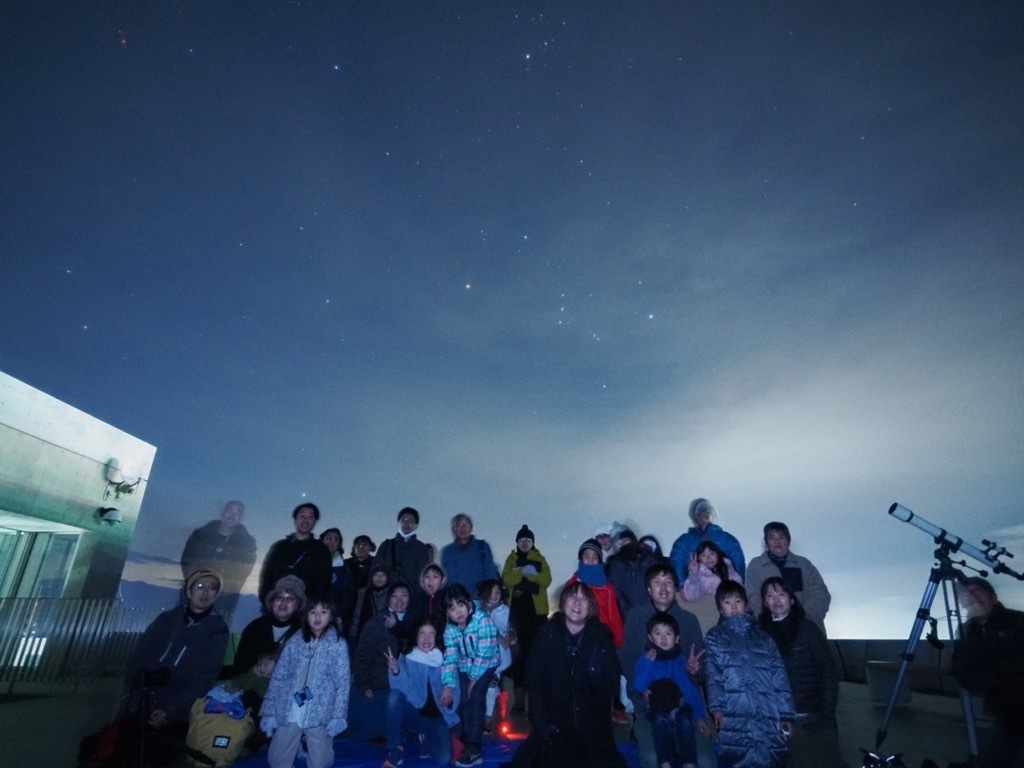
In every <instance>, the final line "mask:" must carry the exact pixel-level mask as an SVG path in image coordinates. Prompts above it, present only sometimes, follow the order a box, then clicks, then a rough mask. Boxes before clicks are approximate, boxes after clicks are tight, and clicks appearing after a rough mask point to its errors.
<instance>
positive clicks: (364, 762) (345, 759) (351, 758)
mask: <svg viewBox="0 0 1024 768" xmlns="http://www.w3.org/2000/svg"><path fill="white" fill-rule="evenodd" d="M519 744H520V741H519V740H512V739H485V740H484V743H483V748H484V762H483V764H482V765H483V768H496V767H497V766H498V765H499V764H500V763H503V762H506V761H508V760H511V759H512V755H513V754H514V753H515V750H516V747H518V746H519ZM618 747H619V751H620V752H622V754H623V755H624V756H625V757H626V763H627V765H628V766H629V768H639V766H640V761H639V759H638V758H637V754H636V746H635V745H634V744H619V745H618ZM417 749H418V743H417V742H416V741H407V742H406V744H405V760H404V761H403V763H402V768H405V767H406V766H409V768H414V767H415V766H434V765H435V764H434V763H433V762H431V761H430V760H421V759H420V758H419V757H418V756H417ZM384 753H385V749H384V747H377V746H374V745H373V744H370V743H368V742H365V741H354V740H352V739H335V741H334V765H335V768H380V764H381V763H383V762H384V756H385V755H384ZM235 765H236V766H239V768H267V753H266V751H265V750H264V751H263V752H260V753H259V754H256V755H252V756H250V757H246V758H243V759H242V760H239V761H238V762H237V763H235ZM296 765H297V766H299V768H301V767H302V766H304V765H305V763H304V762H302V761H296Z"/></svg>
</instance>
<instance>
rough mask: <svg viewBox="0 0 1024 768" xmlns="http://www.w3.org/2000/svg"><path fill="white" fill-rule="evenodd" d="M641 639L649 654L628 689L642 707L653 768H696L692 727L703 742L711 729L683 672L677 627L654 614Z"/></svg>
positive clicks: (640, 662)
mask: <svg viewBox="0 0 1024 768" xmlns="http://www.w3.org/2000/svg"><path fill="white" fill-rule="evenodd" d="M647 639H648V640H649V641H650V642H651V645H652V646H653V648H651V649H650V650H649V651H648V652H647V653H646V654H644V655H643V656H641V657H640V658H639V659H637V662H636V667H635V668H634V670H633V687H634V688H636V689H637V690H638V691H641V692H642V693H643V695H644V699H645V701H646V702H647V719H648V720H650V721H651V732H652V734H653V736H654V751H655V754H656V755H657V756H658V765H659V768H672V766H674V765H677V762H676V760H677V758H678V761H679V762H681V763H682V768H697V741H696V738H695V737H694V732H693V728H694V724H696V726H697V728H698V729H699V730H700V732H701V733H702V734H704V735H705V736H708V735H710V733H711V727H710V726H709V725H708V722H707V715H706V714H705V713H704V702H703V701H702V700H701V695H700V691H698V690H697V686H696V685H694V683H693V681H692V680H691V679H690V675H689V674H688V673H687V671H686V661H687V658H686V656H684V655H683V649H682V648H680V647H679V622H677V621H676V620H675V618H674V617H672V616H670V615H669V614H667V613H663V612H661V611H659V612H657V613H655V614H654V615H653V616H651V618H650V619H648V620H647Z"/></svg>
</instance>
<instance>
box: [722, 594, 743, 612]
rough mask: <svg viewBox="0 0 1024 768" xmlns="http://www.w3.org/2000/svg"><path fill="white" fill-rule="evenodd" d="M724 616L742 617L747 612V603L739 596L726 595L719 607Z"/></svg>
mask: <svg viewBox="0 0 1024 768" xmlns="http://www.w3.org/2000/svg"><path fill="white" fill-rule="evenodd" d="M718 612H719V613H721V614H722V615H723V616H742V615H743V614H744V613H746V612H747V601H746V600H744V599H743V598H742V597H740V596H739V595H726V596H725V597H724V598H722V602H721V604H720V605H719V606H718Z"/></svg>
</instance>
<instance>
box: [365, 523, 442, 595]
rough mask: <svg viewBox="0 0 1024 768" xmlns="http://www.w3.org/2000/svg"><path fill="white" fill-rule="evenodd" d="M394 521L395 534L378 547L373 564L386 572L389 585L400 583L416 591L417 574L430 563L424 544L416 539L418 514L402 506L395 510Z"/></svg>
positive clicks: (418, 577) (418, 576) (418, 578)
mask: <svg viewBox="0 0 1024 768" xmlns="http://www.w3.org/2000/svg"><path fill="white" fill-rule="evenodd" d="M397 519H398V533H397V534H396V535H395V537H394V538H392V539H386V540H385V541H384V543H383V544H381V545H380V549H378V550H377V554H375V555H374V556H373V564H374V565H383V566H384V567H386V568H387V569H388V576H389V577H390V579H391V583H392V584H396V583H398V582H401V583H403V584H408V585H409V587H410V588H411V589H413V590H416V589H418V588H419V587H418V586H417V585H418V584H419V582H420V572H421V571H422V570H423V569H424V568H425V567H426V565H427V563H429V562H430V561H431V557H430V553H429V551H428V550H427V545H426V544H424V543H423V542H422V541H420V540H419V539H417V538H416V529H417V528H419V525H420V513H419V512H417V511H416V510H415V509H413V508H412V507H403V508H402V509H400V510H399V511H398V518H397Z"/></svg>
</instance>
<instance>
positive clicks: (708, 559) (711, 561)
mask: <svg viewBox="0 0 1024 768" xmlns="http://www.w3.org/2000/svg"><path fill="white" fill-rule="evenodd" d="M697 562H699V563H700V564H701V565H703V566H704V567H705V568H707V569H708V570H709V571H710V570H711V569H712V568H714V567H715V566H716V565H718V553H717V552H715V550H713V549H711V548H709V547H706V548H704V549H702V550H701V552H700V554H699V555H697Z"/></svg>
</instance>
